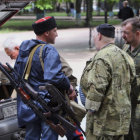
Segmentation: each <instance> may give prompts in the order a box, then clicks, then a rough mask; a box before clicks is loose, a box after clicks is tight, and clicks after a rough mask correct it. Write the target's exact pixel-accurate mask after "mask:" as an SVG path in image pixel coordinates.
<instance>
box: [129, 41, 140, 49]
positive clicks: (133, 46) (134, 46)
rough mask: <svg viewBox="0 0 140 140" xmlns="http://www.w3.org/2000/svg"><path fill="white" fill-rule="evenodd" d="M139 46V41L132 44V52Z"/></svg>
mask: <svg viewBox="0 0 140 140" xmlns="http://www.w3.org/2000/svg"><path fill="white" fill-rule="evenodd" d="M139 45H140V41H138V42H136V43H133V44H130V46H131V52H132V51H133V50H134V49H135V48H137V47H138V46H139Z"/></svg>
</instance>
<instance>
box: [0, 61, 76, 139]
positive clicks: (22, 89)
mask: <svg viewBox="0 0 140 140" xmlns="http://www.w3.org/2000/svg"><path fill="white" fill-rule="evenodd" d="M6 65H7V67H8V68H6V66H3V65H2V64H1V63H0V70H1V71H2V72H3V73H4V74H5V76H6V77H7V78H8V79H9V81H10V83H11V85H12V86H13V88H14V89H15V90H16V92H17V93H18V94H20V96H21V98H22V101H23V102H24V103H25V104H26V105H28V106H29V107H30V108H31V109H32V110H33V111H34V113H36V114H37V115H38V117H39V118H40V119H42V120H43V121H45V122H46V123H47V124H48V125H50V127H51V128H52V129H53V130H54V131H55V132H56V133H58V134H59V135H60V136H61V137H63V136H64V135H65V134H66V132H67V131H70V132H73V131H75V130H76V126H75V125H73V124H72V123H70V122H69V121H68V120H66V119H65V118H64V117H62V116H61V115H59V114H58V112H59V110H60V108H61V107H62V104H61V103H60V104H58V105H57V106H53V107H51V106H49V105H48V103H47V102H46V101H45V100H44V99H43V98H42V96H40V95H39V94H38V92H37V91H35V90H34V89H33V88H32V87H31V85H29V83H27V82H26V81H25V80H24V79H22V78H21V77H20V76H19V74H18V73H17V72H16V71H15V70H14V69H13V68H12V67H11V66H10V65H9V64H8V63H6ZM15 75H16V77H15ZM52 98H53V97H52ZM34 100H35V101H37V102H38V103H39V104H40V105H41V106H42V107H39V106H38V105H37V104H35V103H34ZM57 100H58V99H57ZM57 100H56V102H57ZM50 115H51V117H53V118H54V119H57V120H59V123H58V124H55V123H54V122H52V121H51V120H49V119H48V116H49V117H50Z"/></svg>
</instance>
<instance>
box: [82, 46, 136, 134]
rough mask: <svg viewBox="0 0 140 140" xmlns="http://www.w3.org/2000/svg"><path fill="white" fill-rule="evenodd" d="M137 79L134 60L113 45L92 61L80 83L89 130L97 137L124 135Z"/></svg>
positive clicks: (127, 128)
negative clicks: (133, 85) (86, 109)
mask: <svg viewBox="0 0 140 140" xmlns="http://www.w3.org/2000/svg"><path fill="white" fill-rule="evenodd" d="M134 77H135V67H134V62H133V59H132V58H131V57H130V56H129V55H128V54H127V53H125V52H124V51H122V50H121V49H119V48H118V47H117V46H115V45H114V44H109V45H107V46H105V47H104V48H102V49H101V50H100V51H99V52H98V53H97V54H96V55H95V56H94V58H93V59H91V60H90V61H89V62H88V63H87V65H86V67H85V69H84V71H83V74H82V77H81V81H80V84H81V86H82V90H83V92H84V93H85V94H86V108H88V109H93V110H96V112H94V113H93V114H91V113H88V114H87V123H86V125H87V126H86V131H87V132H88V131H91V133H93V134H94V135H97V136H101V135H124V134H127V133H128V131H129V125H130V119H131V103H130V90H131V83H132V81H133V79H134Z"/></svg>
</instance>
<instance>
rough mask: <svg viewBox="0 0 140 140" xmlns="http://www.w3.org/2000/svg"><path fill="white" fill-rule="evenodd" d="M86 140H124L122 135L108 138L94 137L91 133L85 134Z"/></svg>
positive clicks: (105, 136)
mask: <svg viewBox="0 0 140 140" xmlns="http://www.w3.org/2000/svg"><path fill="white" fill-rule="evenodd" d="M86 140H124V136H123V135H119V136H108V135H104V136H95V135H93V134H92V133H87V134H86Z"/></svg>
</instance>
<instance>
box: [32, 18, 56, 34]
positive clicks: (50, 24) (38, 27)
mask: <svg viewBox="0 0 140 140" xmlns="http://www.w3.org/2000/svg"><path fill="white" fill-rule="evenodd" d="M32 27H33V30H34V32H35V34H36V35H41V34H43V33H44V32H46V31H50V30H51V29H53V28H55V27H57V25H56V21H55V19H54V17H49V16H48V17H44V18H41V19H39V20H37V21H36V22H35V23H33V24H32Z"/></svg>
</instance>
